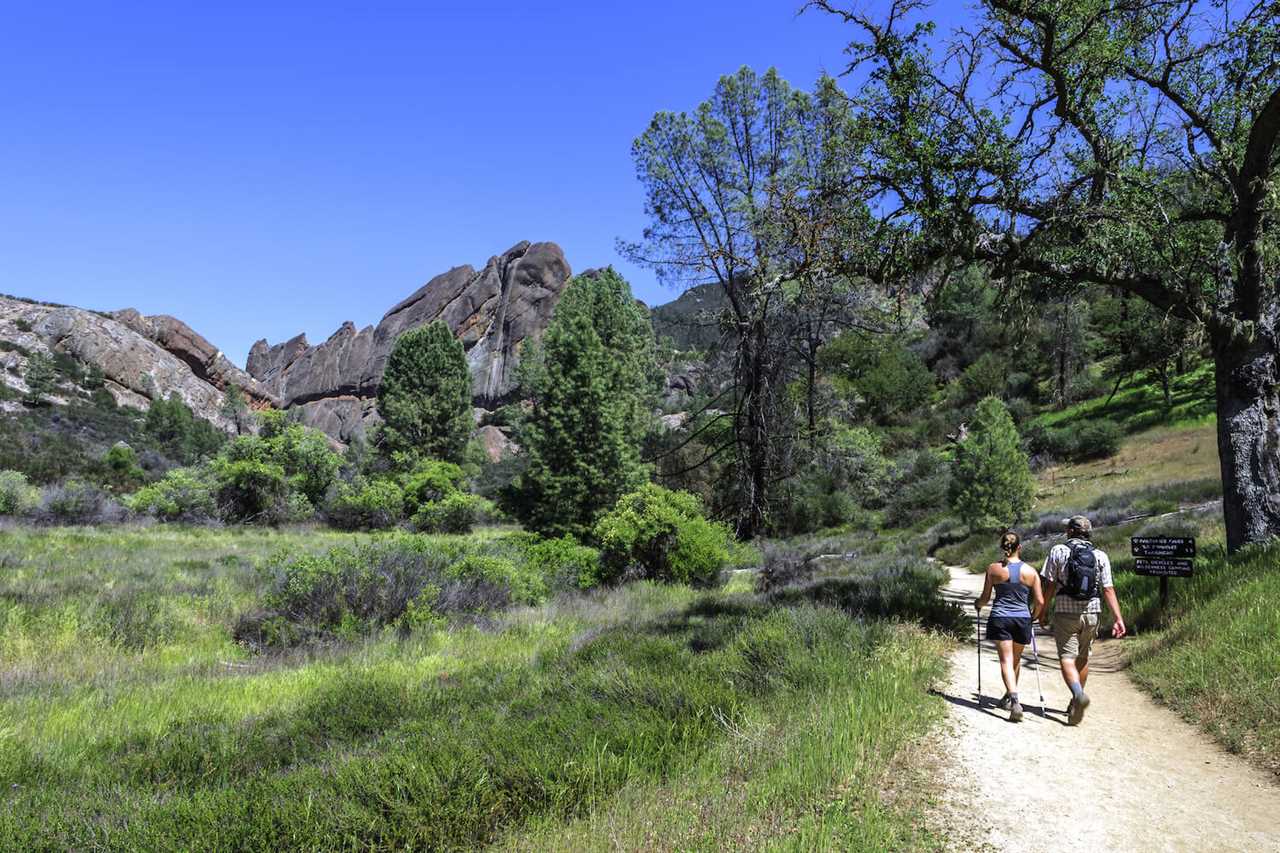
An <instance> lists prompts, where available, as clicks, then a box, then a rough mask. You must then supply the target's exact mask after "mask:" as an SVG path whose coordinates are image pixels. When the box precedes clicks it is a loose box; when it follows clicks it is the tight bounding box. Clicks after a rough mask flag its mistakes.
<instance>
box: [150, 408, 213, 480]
mask: <svg viewBox="0 0 1280 853" xmlns="http://www.w3.org/2000/svg"><path fill="white" fill-rule="evenodd" d="M145 428H146V432H147V434H148V435H149V436H151V438H153V439H154V440H155V441H156V442H157V443H158V444H159V445H160V447H161V448H162V449H163V450H164V451H165V452H166V453H167V454H168V455H169V456H171V457H173V458H174V459H176V460H178V461H180V462H182V463H183V464H186V465H191V464H193V463H195V462H198V461H199V460H200V459H202V458H204V457H207V456H212V455H213V454H214V453H217V452H218V450H219V449H220V448H221V447H222V446H223V445H224V444H226V441H227V434H226V433H224V432H223V431H222V430H220V429H218V428H217V427H215V426H214V425H213V424H211V423H209V422H208V421H206V420H205V419H204V418H198V417H196V416H195V415H194V414H193V413H192V411H191V409H190V408H188V407H187V404H186V403H184V402H183V401H182V398H181V397H179V396H178V395H177V394H176V393H174V394H170V395H169V397H168V398H161V399H157V400H153V401H152V403H151V407H150V408H149V409H147V418H146V427H145Z"/></svg>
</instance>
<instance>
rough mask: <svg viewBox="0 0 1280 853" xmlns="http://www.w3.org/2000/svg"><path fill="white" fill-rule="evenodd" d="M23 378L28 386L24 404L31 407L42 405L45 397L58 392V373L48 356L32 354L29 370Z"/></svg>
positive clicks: (29, 360) (28, 362)
mask: <svg viewBox="0 0 1280 853" xmlns="http://www.w3.org/2000/svg"><path fill="white" fill-rule="evenodd" d="M22 378H23V381H24V382H26V385H27V392H26V394H24V395H23V397H22V402H24V403H26V404H27V405H29V406H39V405H41V404H42V403H44V402H45V397H47V396H49V395H51V394H53V393H54V392H55V391H57V390H58V371H57V368H56V367H55V366H54V363H53V359H51V358H49V357H48V356H47V355H43V354H41V353H32V355H31V357H30V358H28V359H27V369H26V371H25V372H24V373H23V376H22Z"/></svg>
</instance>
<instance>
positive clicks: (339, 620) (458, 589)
mask: <svg viewBox="0 0 1280 853" xmlns="http://www.w3.org/2000/svg"><path fill="white" fill-rule="evenodd" d="M265 571H266V573H267V576H268V585H269V588H268V592H267V594H266V596H265V597H264V601H263V604H264V605H265V609H263V610H259V611H256V612H253V613H248V614H245V615H243V616H241V618H240V620H239V622H238V624H237V625H236V628H235V631H234V634H235V637H236V639H237V640H238V641H241V642H245V643H248V644H250V645H255V646H292V645H297V644H299V643H303V642H307V641H310V640H325V639H339V640H350V639H355V638H357V637H359V636H364V635H368V634H370V633H372V632H374V631H376V630H379V629H381V628H386V627H393V626H394V627H396V628H399V629H400V630H402V631H411V630H414V629H418V628H424V627H433V626H435V625H438V624H439V619H440V617H443V616H446V615H448V614H451V613H471V614H479V613H486V612H490V611H493V610H497V609H501V608H504V607H508V606H510V605H512V604H536V603H537V602H539V601H541V600H542V599H543V598H545V596H546V589H547V587H546V582H545V580H544V579H543V578H542V577H541V576H540V575H539V574H537V572H536V571H534V570H533V569H531V567H530V566H529V565H527V564H521V563H519V562H517V560H515V559H513V558H511V557H509V556H498V555H494V554H477V553H470V554H464V555H462V557H461V559H458V558H457V553H456V551H455V550H454V549H453V548H451V547H448V546H447V545H446V543H442V542H440V541H439V540H436V539H433V538H431V537H424V536H411V535H403V534H400V535H395V536H392V537H390V538H385V539H382V540H380V541H377V542H373V543H369V544H365V545H360V546H358V547H342V548H334V549H331V550H330V551H328V552H327V553H324V554H307V555H303V556H293V555H290V554H285V553H281V554H277V555H276V556H274V557H273V558H271V559H270V560H269V561H268V563H267V565H266V568H265Z"/></svg>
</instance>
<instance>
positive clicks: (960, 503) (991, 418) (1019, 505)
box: [951, 397, 1035, 533]
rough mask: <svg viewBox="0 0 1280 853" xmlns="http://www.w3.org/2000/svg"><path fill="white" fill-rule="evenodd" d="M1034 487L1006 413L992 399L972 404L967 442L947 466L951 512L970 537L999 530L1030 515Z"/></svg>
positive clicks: (959, 447)
mask: <svg viewBox="0 0 1280 853" xmlns="http://www.w3.org/2000/svg"><path fill="white" fill-rule="evenodd" d="M1033 497H1035V481H1034V479H1033V478H1032V476H1031V466H1030V465H1029V464H1028V462H1027V454H1026V453H1025V452H1023V450H1022V445H1021V443H1020V441H1019V438H1018V429H1017V427H1015V426H1014V424H1013V418H1012V417H1011V416H1010V415H1009V409H1008V408H1007V407H1006V406H1005V404H1004V403H1003V402H1002V401H1001V400H1000V399H999V398H997V397H987V398H985V399H984V400H983V401H982V402H980V403H979V404H978V409H977V413H976V414H975V416H974V420H973V423H972V424H971V425H970V428H969V435H968V438H966V439H965V440H963V441H961V442H960V443H959V444H958V445H957V446H956V453H955V460H954V461H953V462H952V482H951V506H952V508H953V509H954V510H955V511H956V513H957V514H958V515H959V516H960V517H961V518H962V519H964V520H965V522H966V523H968V525H969V529H970V531H972V532H975V533H976V532H979V531H984V530H1001V529H1004V528H1006V527H1008V526H1011V525H1013V524H1015V523H1016V522H1017V521H1019V520H1020V519H1021V518H1023V517H1024V516H1025V515H1026V514H1027V511H1028V510H1030V509H1031V500H1032V498H1033Z"/></svg>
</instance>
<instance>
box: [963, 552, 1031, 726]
mask: <svg viewBox="0 0 1280 853" xmlns="http://www.w3.org/2000/svg"><path fill="white" fill-rule="evenodd" d="M1000 550H1001V551H1002V552H1004V559H1003V560H1001V561H1000V562H998V563H992V564H991V565H989V566H987V577H986V582H985V583H984V584H983V586H982V595H980V596H979V597H978V600H977V601H975V602H974V603H973V606H974V608H975V609H976V610H978V612H979V613H981V612H982V608H984V607H986V606H987V602H988V601H990V600H991V594H992V592H993V591H994V593H995V603H994V604H993V605H992V607H991V615H990V616H989V617H988V618H987V639H989V640H994V641H995V644H996V651H997V652H999V654H1000V674H1001V675H1002V676H1004V688H1005V693H1004V698H1003V699H1001V700H1000V705H999V707H1001V708H1004V707H1008V709H1009V722H1011V723H1017V722H1020V721H1021V720H1022V705H1021V704H1019V702H1018V676H1019V675H1020V674H1021V672H1022V649H1023V648H1024V647H1025V646H1026V645H1027V644H1028V643H1030V642H1031V632H1032V631H1033V630H1034V628H1033V627H1032V624H1031V614H1032V613H1039V612H1040V609H1041V608H1042V607H1044V594H1043V593H1042V592H1041V591H1040V575H1039V573H1037V572H1036V570H1035V569H1034V568H1032V567H1031V566H1030V565H1028V564H1026V563H1024V562H1022V540H1020V539H1019V538H1018V534H1016V533H1014V532H1012V531H1010V532H1008V533H1006V534H1004V535H1003V536H1001V537H1000ZM1032 601H1034V604H1035V607H1034V609H1033V608H1032V607H1031V602H1032Z"/></svg>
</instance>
